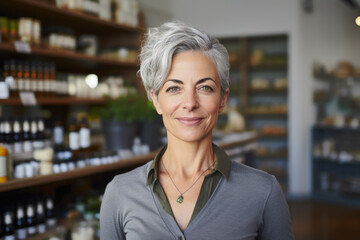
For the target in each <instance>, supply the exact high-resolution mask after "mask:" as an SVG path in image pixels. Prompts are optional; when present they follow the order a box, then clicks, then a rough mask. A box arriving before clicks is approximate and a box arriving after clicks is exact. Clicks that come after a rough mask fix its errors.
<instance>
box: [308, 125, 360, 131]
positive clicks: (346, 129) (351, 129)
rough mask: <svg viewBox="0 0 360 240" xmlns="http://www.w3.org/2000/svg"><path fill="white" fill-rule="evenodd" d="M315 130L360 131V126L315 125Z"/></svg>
mask: <svg viewBox="0 0 360 240" xmlns="http://www.w3.org/2000/svg"><path fill="white" fill-rule="evenodd" d="M313 130H322V131H360V128H352V127H336V126H326V125H316V126H314V127H313Z"/></svg>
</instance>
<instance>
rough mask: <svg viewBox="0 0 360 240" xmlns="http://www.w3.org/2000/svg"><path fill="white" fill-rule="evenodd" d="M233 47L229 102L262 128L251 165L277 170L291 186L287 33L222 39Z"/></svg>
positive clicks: (254, 126) (250, 125)
mask: <svg viewBox="0 0 360 240" xmlns="http://www.w3.org/2000/svg"><path fill="white" fill-rule="evenodd" d="M220 42H222V43H223V44H224V45H225V47H226V48H227V49H228V51H229V58H230V60H231V61H230V63H231V68H230V95H229V97H228V103H229V104H232V105H235V106H236V107H237V108H238V109H239V111H240V113H241V114H243V115H244V118H245V123H246V124H245V125H246V129H251V130H255V131H257V132H258V147H257V149H256V151H255V157H254V158H253V160H252V161H251V162H250V163H249V164H250V165H251V166H253V167H256V168H260V169H263V170H265V171H267V172H269V173H271V174H274V175H275V176H276V177H277V179H278V180H279V181H280V182H281V184H282V185H283V186H284V187H283V189H287V187H286V185H287V174H286V173H287V159H288V150H287V144H288V141H287V139H288V137H287V131H288V130H287V128H288V126H287V115H288V103H287V94H288V90H287V88H288V78H287V67H288V66H287V55H288V53H287V51H288V49H287V36H284V35H277V36H257V37H243V38H241V37H230V38H223V39H220Z"/></svg>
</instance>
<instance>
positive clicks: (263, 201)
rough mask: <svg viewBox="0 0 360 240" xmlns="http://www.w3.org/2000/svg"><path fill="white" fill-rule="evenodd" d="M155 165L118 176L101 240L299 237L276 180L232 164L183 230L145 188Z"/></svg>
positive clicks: (107, 200)
mask: <svg viewBox="0 0 360 240" xmlns="http://www.w3.org/2000/svg"><path fill="white" fill-rule="evenodd" d="M150 166H151V162H149V163H147V164H145V165H144V166H141V167H139V168H137V169H135V170H133V171H131V172H128V173H125V174H121V175H118V176H116V177H115V178H114V179H113V180H112V181H111V182H110V183H109V184H108V186H107V188H106V191H105V195H104V198H103V202H102V205H101V211H100V233H101V239H102V240H115V239H129V240H134V239H137V240H140V239H151V240H152V239H154V240H161V239H166V240H167V239H187V240H189V239H196V240H198V239H207V240H209V239H227V240H231V239H244V240H245V239H247V240H250V239H252V240H253V239H260V240H291V239H294V236H293V232H292V228H291V221H290V216H289V211H288V207H287V204H286V201H285V199H284V196H283V194H282V191H281V188H280V185H279V184H278V182H277V181H276V179H275V177H274V176H272V175H269V174H267V173H265V172H263V171H260V170H257V169H253V168H250V167H248V166H245V165H243V164H239V163H237V162H231V167H230V175H229V179H228V180H226V179H225V178H224V177H222V178H221V179H220V181H219V183H218V185H217V187H216V189H215V190H214V192H213V194H212V196H211V197H210V199H209V200H208V202H207V203H206V205H205V206H204V207H203V208H202V209H201V211H200V212H199V214H198V215H197V216H196V218H195V219H194V220H193V221H191V223H190V224H189V225H188V227H187V228H186V229H185V231H184V232H182V231H181V230H180V228H179V227H178V225H177V224H176V222H175V219H174V218H173V217H172V216H171V215H169V214H168V213H166V212H165V211H164V209H163V208H162V206H161V204H160V203H159V201H158V200H157V198H156V196H155V195H154V193H153V191H152V186H151V185H149V186H147V185H146V178H147V173H148V171H149V168H150Z"/></svg>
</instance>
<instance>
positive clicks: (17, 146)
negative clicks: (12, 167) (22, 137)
mask: <svg viewBox="0 0 360 240" xmlns="http://www.w3.org/2000/svg"><path fill="white" fill-rule="evenodd" d="M22 150H23V146H22V143H21V142H15V143H14V153H21V152H22Z"/></svg>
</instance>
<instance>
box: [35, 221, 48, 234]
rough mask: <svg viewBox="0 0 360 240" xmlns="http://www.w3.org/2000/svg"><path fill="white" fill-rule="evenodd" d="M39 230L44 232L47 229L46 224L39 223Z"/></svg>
mask: <svg viewBox="0 0 360 240" xmlns="http://www.w3.org/2000/svg"><path fill="white" fill-rule="evenodd" d="M37 231H38V233H44V232H45V231H46V225H45V224H43V223H42V224H38V225H37Z"/></svg>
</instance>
